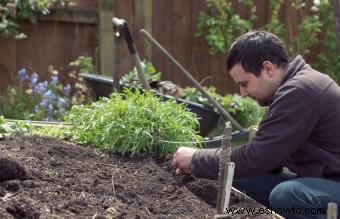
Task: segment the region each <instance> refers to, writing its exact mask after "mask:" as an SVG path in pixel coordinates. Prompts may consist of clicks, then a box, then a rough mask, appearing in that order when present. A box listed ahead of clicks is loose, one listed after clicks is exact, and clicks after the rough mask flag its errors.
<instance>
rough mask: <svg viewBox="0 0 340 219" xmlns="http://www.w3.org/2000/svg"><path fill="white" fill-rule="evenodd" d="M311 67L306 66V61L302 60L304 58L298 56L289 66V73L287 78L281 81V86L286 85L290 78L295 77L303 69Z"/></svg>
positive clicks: (286, 74) (286, 75) (287, 72)
mask: <svg viewBox="0 0 340 219" xmlns="http://www.w3.org/2000/svg"><path fill="white" fill-rule="evenodd" d="M306 67H309V65H307V64H306V62H305V60H304V59H303V58H302V56H300V55H298V56H296V57H295V58H294V59H293V60H292V61H291V62H290V63H289V65H288V68H287V71H286V73H285V76H284V77H283V79H282V81H281V85H283V84H284V83H286V82H287V81H288V80H289V79H290V78H292V77H294V76H295V75H296V73H297V72H299V71H300V70H301V69H303V68H306Z"/></svg>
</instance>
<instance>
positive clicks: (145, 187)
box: [0, 135, 272, 219]
mask: <svg viewBox="0 0 340 219" xmlns="http://www.w3.org/2000/svg"><path fill="white" fill-rule="evenodd" d="M0 151H1V157H0V218H93V219H95V218H96V219H99V218H212V217H213V216H214V215H216V214H217V212H216V210H215V205H216V194H217V181H213V180H204V179H196V178H193V177H189V176H179V175H175V173H174V171H173V170H172V169H171V167H170V160H171V159H170V158H168V159H162V160H158V161H155V160H154V159H153V158H150V157H147V156H139V157H134V158H131V157H123V156H121V155H117V154H106V153H102V152H99V151H97V150H95V149H94V148H84V147H82V146H79V145H76V144H73V143H70V142H65V141H61V140H57V139H52V138H43V137H37V136H33V137H32V136H31V137H28V136H22V135H16V136H11V137H7V138H4V139H2V140H0ZM231 204H232V205H233V206H238V207H242V206H243V207H244V206H252V207H254V206H255V207H258V206H259V205H258V204H257V203H254V202H252V201H251V200H239V199H238V198H237V196H235V195H232V197H231ZM246 216H247V215H242V216H241V215H238V216H237V218H246ZM253 217H254V215H252V216H251V218H253ZM257 217H258V218H272V217H269V216H266V217H265V216H263V215H258V216H257Z"/></svg>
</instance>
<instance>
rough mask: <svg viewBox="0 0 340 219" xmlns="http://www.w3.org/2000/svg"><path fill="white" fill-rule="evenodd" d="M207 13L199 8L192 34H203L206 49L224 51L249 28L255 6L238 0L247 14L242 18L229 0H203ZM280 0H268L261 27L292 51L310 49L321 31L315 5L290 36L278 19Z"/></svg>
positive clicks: (297, 2) (297, 3) (297, 4)
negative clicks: (274, 35)
mask: <svg viewBox="0 0 340 219" xmlns="http://www.w3.org/2000/svg"><path fill="white" fill-rule="evenodd" d="M206 2H207V6H208V11H209V12H208V13H207V12H202V13H201V14H200V16H199V18H198V22H197V27H198V31H197V33H196V36H199V37H203V38H204V39H205V40H206V42H207V44H208V45H209V46H210V52H211V53H213V54H215V53H227V52H228V50H229V48H230V46H231V43H232V42H233V41H234V40H235V38H236V37H238V36H240V35H241V34H244V33H246V32H248V31H250V30H251V29H252V28H253V23H254V21H256V20H257V17H256V16H255V12H256V7H255V5H254V3H253V1H251V0H247V1H245V0H243V1H238V3H239V4H242V5H244V6H246V7H248V9H249V12H250V18H248V19H242V18H241V17H240V15H239V14H237V13H236V11H235V10H234V9H233V5H232V2H231V1H228V0H206ZM282 5H283V0H273V1H270V2H269V21H268V23H267V24H265V25H264V26H263V27H260V28H259V29H264V30H267V31H270V32H272V33H274V34H276V35H278V36H279V37H281V38H282V39H284V41H286V43H287V45H288V47H289V48H288V49H289V51H290V52H291V53H292V54H301V55H306V54H309V53H310V49H311V47H312V46H313V45H314V44H315V43H317V42H318V36H319V35H318V34H319V33H320V32H321V27H322V21H321V19H320V16H319V14H318V5H314V6H313V7H312V8H311V10H310V13H309V15H307V14H304V19H303V20H302V22H301V23H300V24H299V26H298V29H299V34H298V35H297V36H293V37H290V36H288V34H287V32H286V29H287V28H286V27H285V25H284V24H283V23H282V22H281V21H280V20H279V13H280V10H281V9H282ZM292 7H294V8H295V9H296V10H300V11H303V9H305V7H306V5H305V4H304V3H303V2H301V1H300V0H295V1H293V2H292Z"/></svg>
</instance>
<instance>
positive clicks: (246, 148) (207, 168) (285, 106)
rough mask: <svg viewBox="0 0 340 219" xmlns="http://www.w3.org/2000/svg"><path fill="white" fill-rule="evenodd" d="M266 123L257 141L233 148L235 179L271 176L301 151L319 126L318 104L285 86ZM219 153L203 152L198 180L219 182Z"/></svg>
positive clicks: (197, 159) (195, 161)
mask: <svg viewBox="0 0 340 219" xmlns="http://www.w3.org/2000/svg"><path fill="white" fill-rule="evenodd" d="M277 92H278V94H277V96H278V98H277V99H275V100H274V101H273V103H272V104H271V106H270V108H269V110H268V113H267V116H266V119H265V120H264V121H263V122H262V123H261V124H260V126H259V130H258V131H257V133H256V136H255V137H254V138H253V140H252V141H251V142H250V143H248V144H245V145H242V146H240V147H236V148H233V150H232V154H231V161H233V162H234V163H235V173H234V178H235V179H240V178H247V177H253V176H257V175H261V174H266V173H270V172H272V171H273V170H275V169H277V168H279V167H280V166H281V165H282V163H283V162H284V161H285V160H286V159H288V157H289V156H290V155H291V154H293V153H294V152H296V151H297V150H299V149H300V147H302V146H303V145H304V143H305V142H306V141H307V138H308V137H309V136H310V134H311V132H312V130H313V127H314V126H315V124H316V122H317V120H318V115H316V110H315V109H314V108H315V107H316V105H317V104H316V103H315V102H314V97H313V95H312V94H311V93H308V92H307V91H306V90H305V89H303V88H301V87H298V86H285V88H284V89H281V90H278V91H277ZM219 158H220V150H219V149H202V150H198V151H196V152H195V154H194V156H193V158H192V172H193V175H194V176H197V177H203V178H212V179H214V178H218V169H219Z"/></svg>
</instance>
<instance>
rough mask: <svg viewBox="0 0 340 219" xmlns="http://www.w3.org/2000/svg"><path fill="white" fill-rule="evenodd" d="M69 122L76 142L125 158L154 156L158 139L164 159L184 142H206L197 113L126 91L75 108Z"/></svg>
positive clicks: (151, 97) (173, 103)
mask: <svg viewBox="0 0 340 219" xmlns="http://www.w3.org/2000/svg"><path fill="white" fill-rule="evenodd" d="M66 121H67V122H68V123H70V124H72V125H73V128H70V129H69V133H68V135H69V136H71V139H72V140H73V141H75V142H77V143H81V144H86V145H95V146H96V147H97V148H100V149H102V150H106V151H115V152H119V153H122V154H127V153H128V154H130V153H131V154H132V155H133V154H139V153H154V152H155V144H156V139H157V136H159V138H160V140H161V142H160V154H162V155H165V154H168V153H173V152H175V151H176V149H177V148H178V147H179V146H181V145H182V144H181V143H180V142H188V141H192V142H201V141H202V137H201V136H199V135H198V134H197V133H198V124H199V123H198V120H197V118H196V117H195V115H194V114H193V113H191V112H189V111H188V110H187V109H185V108H184V107H183V106H182V105H179V104H177V103H176V102H175V101H172V100H171V101H161V100H160V99H159V98H157V97H155V96H154V95H153V94H152V93H151V92H145V93H141V92H139V91H138V90H137V91H136V92H135V93H133V92H132V91H130V90H128V89H125V90H124V93H113V94H111V96H110V98H102V99H100V100H99V101H97V102H94V103H92V104H91V105H85V106H73V107H72V109H71V111H70V113H69V115H68V116H67V117H66ZM158 133H159V134H158ZM168 141H173V142H177V143H170V142H168Z"/></svg>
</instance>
